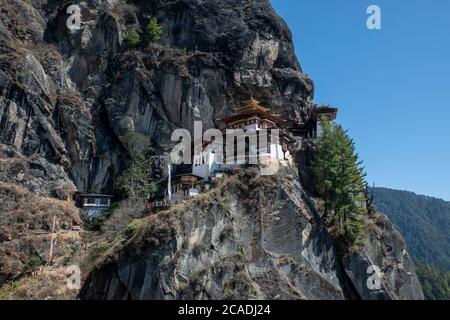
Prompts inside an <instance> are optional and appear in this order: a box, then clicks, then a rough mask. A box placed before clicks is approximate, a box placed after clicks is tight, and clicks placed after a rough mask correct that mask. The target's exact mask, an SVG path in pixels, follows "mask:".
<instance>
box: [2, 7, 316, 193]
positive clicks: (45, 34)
mask: <svg viewBox="0 0 450 320" xmlns="http://www.w3.org/2000/svg"><path fill="white" fill-rule="evenodd" d="M80 6H81V19H82V27H81V29H80V30H78V31H75V32H71V31H69V29H68V28H67V27H66V21H67V20H68V18H69V14H67V13H66V11H67V7H68V4H66V5H63V4H61V2H59V1H50V0H49V1H31V0H20V1H16V0H5V1H4V5H2V10H1V12H0V21H2V23H1V24H0V43H1V49H0V50H1V52H0V65H1V71H0V105H1V109H0V121H1V122H0V123H1V124H2V125H1V130H0V142H1V143H4V144H8V145H14V146H15V147H16V148H17V150H18V151H19V152H20V153H21V154H23V155H24V156H26V157H40V158H43V159H44V160H43V161H44V162H48V163H49V164H53V165H55V167H54V168H50V167H49V168H48V169H49V171H52V173H53V170H60V169H62V170H63V171H64V172H65V175H66V177H67V178H70V180H72V181H73V183H74V184H75V186H76V188H77V189H78V190H81V191H92V192H111V191H112V190H113V184H114V177H116V176H117V174H118V173H119V172H120V171H121V170H122V169H123V167H124V165H125V163H126V158H127V154H126V152H125V150H126V148H127V147H129V146H128V145H127V144H128V143H129V141H128V139H126V137H129V134H130V133H133V132H138V133H140V134H145V135H147V136H149V137H150V138H151V139H152V141H153V142H154V143H155V144H159V145H164V144H167V143H169V142H170V135H171V132H172V130H173V129H174V128H177V127H182V128H187V129H191V128H192V126H193V121H194V120H201V121H203V126H204V128H205V129H208V128H210V127H213V126H214V127H215V126H217V125H218V124H217V123H216V119H217V118H219V117H221V116H224V115H225V114H227V113H229V112H231V111H232V110H233V108H235V107H237V106H239V105H240V104H241V101H242V100H245V99H248V97H249V96H251V95H253V96H254V97H255V98H259V99H261V100H262V101H264V102H265V104H266V105H268V106H270V107H272V108H273V111H276V112H281V113H282V114H284V115H286V116H294V115H296V116H302V115H303V116H305V115H306V114H307V110H308V101H309V100H310V99H311V97H312V91H313V84H312V81H311V80H310V79H309V78H308V77H306V76H305V75H304V74H303V73H302V71H301V68H300V66H299V64H298V62H297V60H296V57H295V55H294V51H293V46H292V42H291V34H290V32H289V30H288V28H287V26H286V25H285V24H284V22H283V21H282V20H281V19H280V18H278V16H276V14H275V13H274V12H273V10H272V8H271V7H270V5H269V4H268V2H267V1H263V0H258V1H244V0H233V1H231V0H228V1H219V2H217V1H214V0H207V1H199V0H195V1H191V0H179V1H151V0H149V1H128V4H126V3H125V1H120V0H116V1H114V0H108V1H90V2H89V3H87V2H86V3H84V4H80ZM150 17H157V18H158V20H159V21H160V23H161V25H162V26H163V34H162V38H161V40H160V42H159V44H157V45H148V44H147V43H146V41H145V37H144V30H145V26H146V25H147V23H148V20H149V18H150ZM131 29H135V30H138V33H139V34H140V39H141V41H140V42H139V43H138V44H137V47H136V48H134V49H132V48H130V47H129V46H127V44H126V41H125V40H124V39H125V38H126V37H127V32H128V31H130V30H131ZM58 168H60V169H58ZM11 178H15V177H14V176H12V177H11ZM54 191H55V190H54V186H49V187H48V190H42V192H46V193H48V194H51V193H53V192H54Z"/></svg>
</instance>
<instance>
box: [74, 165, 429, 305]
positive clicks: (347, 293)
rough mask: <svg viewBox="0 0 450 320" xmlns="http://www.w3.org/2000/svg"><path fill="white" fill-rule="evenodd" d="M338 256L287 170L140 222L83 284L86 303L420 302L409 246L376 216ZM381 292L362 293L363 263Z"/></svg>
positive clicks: (242, 176)
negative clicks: (375, 270) (363, 236)
mask: <svg viewBox="0 0 450 320" xmlns="http://www.w3.org/2000/svg"><path fill="white" fill-rule="evenodd" d="M373 221H374V222H373V225H372V226H371V227H370V233H369V234H370V236H369V238H368V240H367V241H366V244H365V246H364V248H363V249H362V250H361V251H357V252H353V253H348V254H347V255H345V256H343V255H342V254H339V253H338V250H337V246H336V243H335V240H333V238H332V237H331V236H330V234H329V232H328V231H327V230H326V228H325V227H324V226H323V224H322V222H321V218H320V216H319V214H318V212H317V211H316V206H315V204H314V202H312V201H311V200H310V199H309V197H308V196H307V195H306V193H305V192H304V190H303V189H302V187H301V184H300V183H299V180H298V178H297V177H296V173H295V171H294V170H293V169H289V168H285V169H283V170H282V171H280V172H279V173H278V174H277V175H276V176H271V177H267V176H259V175H258V171H257V170H254V169H247V170H239V171H238V172H236V173H234V174H232V175H230V176H228V177H227V178H226V179H225V180H224V181H223V182H221V185H219V186H218V187H217V188H216V189H214V190H213V191H211V192H209V193H207V194H204V195H202V196H201V197H200V198H198V199H194V200H192V201H190V202H188V203H185V204H183V205H179V206H177V207H174V208H172V209H171V210H169V211H166V212H161V213H159V214H155V215H151V216H150V217H149V218H146V219H145V221H144V223H143V225H142V226H141V228H140V229H139V230H138V231H137V232H136V234H135V235H134V237H132V238H131V239H130V240H128V241H126V242H125V243H124V244H123V245H122V246H121V247H120V248H118V249H116V250H115V251H114V252H113V253H112V254H110V255H109V256H108V257H107V258H106V259H105V261H104V262H103V263H101V264H100V265H99V266H98V267H97V268H96V269H95V270H94V271H93V272H91V274H90V276H89V278H88V279H87V281H86V283H85V286H84V288H83V290H82V291H81V294H80V297H81V298H82V299H346V298H347V299H358V298H361V299H422V298H423V297H422V291H421V287H420V284H419V282H418V280H417V277H416V275H415V272H414V267H413V264H412V262H411V260H410V258H409V256H408V254H407V253H406V250H405V243H404V242H403V240H402V239H401V238H400V237H399V234H398V233H397V232H396V231H394V230H393V229H392V225H391V224H390V223H389V222H388V221H387V219H386V218H384V217H382V216H378V215H377V217H376V218H375V217H374V219H373ZM373 265H375V266H379V267H380V269H381V270H380V285H379V287H376V288H374V287H371V286H368V285H367V283H368V279H369V276H370V274H367V268H368V267H369V266H373Z"/></svg>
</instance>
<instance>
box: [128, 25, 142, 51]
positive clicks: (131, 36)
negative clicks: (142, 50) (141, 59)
mask: <svg viewBox="0 0 450 320" xmlns="http://www.w3.org/2000/svg"><path fill="white" fill-rule="evenodd" d="M126 42H127V45H128V46H129V47H130V48H135V47H136V46H137V44H138V42H139V35H138V33H137V31H136V29H135V28H131V29H129V30H128V36H127V38H126Z"/></svg>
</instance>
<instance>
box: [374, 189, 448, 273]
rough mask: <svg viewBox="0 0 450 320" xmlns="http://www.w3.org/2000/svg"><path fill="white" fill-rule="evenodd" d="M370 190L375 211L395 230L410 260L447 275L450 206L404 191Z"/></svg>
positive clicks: (440, 201) (443, 202)
mask: <svg viewBox="0 0 450 320" xmlns="http://www.w3.org/2000/svg"><path fill="white" fill-rule="evenodd" d="M373 190H374V193H375V206H376V208H377V209H378V210H380V211H381V212H384V213H385V214H386V215H387V216H388V217H389V218H390V219H391V221H392V222H393V223H394V224H395V225H396V226H397V229H398V230H399V231H400V233H401V234H402V235H403V237H404V238H405V240H406V243H407V245H408V248H409V253H410V254H411V256H412V257H413V259H414V260H416V261H417V262H420V263H422V264H426V265H430V266H434V267H436V268H438V269H440V270H442V271H450V232H449V230H450V202H446V201H444V200H441V199H436V198H431V197H427V196H421V195H417V194H415V193H412V192H407V191H398V190H392V189H387V188H374V189H373Z"/></svg>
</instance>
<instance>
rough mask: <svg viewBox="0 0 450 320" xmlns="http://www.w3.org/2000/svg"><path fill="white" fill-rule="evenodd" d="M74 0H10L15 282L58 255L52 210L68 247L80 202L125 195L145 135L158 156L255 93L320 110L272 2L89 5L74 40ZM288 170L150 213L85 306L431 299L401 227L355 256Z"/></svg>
mask: <svg viewBox="0 0 450 320" xmlns="http://www.w3.org/2000/svg"><path fill="white" fill-rule="evenodd" d="M68 5H69V3H64V4H62V3H61V1H55V0H40V1H34V0H2V7H1V8H0V187H1V188H3V189H1V188H0V196H2V197H3V198H4V201H5V202H2V203H1V204H0V205H1V208H0V209H2V211H1V212H0V227H1V228H0V255H1V258H2V259H1V260H0V261H2V264H1V265H0V285H1V283H2V282H3V281H5V280H11V279H16V278H17V277H18V276H20V273H21V272H22V271H23V270H25V269H26V266H27V265H28V264H29V262H30V260H31V259H32V258H33V257H35V256H36V255H37V256H38V257H39V259H40V260H43V259H44V258H43V257H45V255H46V252H47V251H46V250H47V249H46V248H48V244H49V243H48V242H49V237H48V231H49V223H50V221H51V218H52V216H53V215H55V216H57V217H58V221H59V223H60V224H58V229H59V230H61V232H63V233H64V234H66V236H67V239H66V238H64V239H65V240H64V243H63V244H62V250H61V252H62V251H67V250H66V249H70V246H71V245H72V244H73V243H74V241H75V242H76V241H79V239H78V238H77V236H73V235H72V234H71V233H70V229H71V226H72V225H74V224H79V223H80V217H79V213H78V210H77V209H76V208H74V207H73V205H72V203H71V202H70V201H67V200H68V199H69V200H70V196H71V195H72V194H73V192H74V191H76V190H78V191H85V192H101V193H112V192H114V190H115V182H116V179H117V177H118V176H119V175H120V173H121V172H122V171H123V169H124V168H125V167H126V166H127V163H128V161H129V159H130V157H131V155H130V154H129V150H132V149H133V147H134V146H133V143H134V139H130V137H133V136H139V137H145V138H148V139H149V140H151V142H152V145H153V147H154V148H153V150H154V153H155V154H156V155H159V154H161V153H163V152H164V151H165V150H167V149H166V147H170V144H171V141H170V135H171V132H172V131H173V129H175V128H180V127H182V128H186V129H188V130H192V127H193V122H194V121H195V120H201V121H202V122H203V128H204V129H208V128H211V127H220V125H221V124H220V123H218V122H217V119H218V118H221V117H223V116H225V115H228V114H229V113H230V112H232V111H233V109H234V108H235V107H237V106H239V105H240V104H241V101H243V100H247V99H248V98H249V97H250V96H253V97H255V98H257V99H258V100H260V101H262V102H263V104H264V105H266V106H267V107H270V108H271V109H272V110H273V111H274V112H276V113H279V114H281V115H282V116H283V117H284V118H285V119H289V118H293V117H296V118H297V117H300V118H303V119H304V120H307V118H308V116H309V112H310V108H311V101H312V98H313V91H314V87H313V82H312V80H311V79H309V78H308V77H307V76H306V75H305V74H304V73H303V71H302V69H301V67H300V65H299V63H298V61H297V59H296V57H295V54H294V49H293V44H292V39H291V34H290V31H289V29H288V27H287V26H286V24H285V23H284V22H283V21H282V19H280V18H279V17H278V16H277V15H276V13H275V12H274V11H273V9H272V8H271V6H270V4H269V2H268V1H266V0H222V1H216V0H145V1H141V0H133V1H122V0H93V1H86V2H81V3H80V8H81V19H82V24H81V29H79V30H75V31H71V30H69V29H68V28H67V26H66V22H67V20H68V18H69V14H68V13H67V7H68ZM152 17H156V18H157V19H158V21H159V23H160V24H161V26H162V28H163V29H162V30H163V32H162V35H161V39H160V41H159V42H158V43H148V41H147V40H146V39H145V27H146V26H147V24H148V22H149V20H150V19H151V18H152ZM131 30H136V32H137V34H138V35H139V41H138V42H137V43H136V45H133V46H131V45H130V44H129V43H128V42H127V41H126V39H127V37H128V35H129V34H130V31H131ZM300 158H301V157H300ZM301 159H302V158H301ZM303 160H304V161H306V160H305V159H303ZM300 162H301V161H300ZM286 170H288V169H286ZM284 173H285V174H284V175H282V174H280V175H278V176H277V177H276V178H275V179H273V180H272V179H269V178H267V177H266V178H264V177H258V176H257V175H255V174H254V173H250V174H248V173H246V171H243V173H241V174H244V175H246V176H245V177H243V179H244V180H241V178H242V177H240V178H239V179H235V178H233V176H231V177H229V179H231V180H230V181H228V182H227V183H224V184H223V185H222V186H220V187H219V188H218V189H217V190H215V191H213V192H211V193H209V194H207V195H202V196H201V197H199V198H197V199H196V200H194V201H191V202H189V203H187V204H184V205H182V206H179V207H174V208H173V209H172V210H171V211H169V212H162V213H159V214H156V215H152V216H151V217H148V218H147V219H146V220H145V225H144V226H143V227H142V228H141V229H139V231H138V233H136V234H135V235H134V236H133V237H132V238H131V239H128V241H125V244H123V246H122V248H121V249H117V250H116V249H115V250H113V251H114V252H113V254H112V255H110V256H109V260H107V261H105V263H104V264H101V265H98V266H97V268H96V269H95V270H94V271H93V272H92V273H89V278H88V281H87V282H86V285H85V286H84V289H83V291H82V292H81V294H80V297H82V298H104V299H113V298H114V299H127V298H131V299H140V298H146V299H176V298H196V299H199V298H205V299H206V298H261V299H346V298H373V297H377V298H392V299H403V298H420V292H421V291H420V287H419V286H418V284H417V279H416V277H415V274H414V270H413V268H412V266H411V262H410V260H409V257H408V255H407V254H406V253H404V244H403V243H402V241H401V239H400V238H398V237H397V234H396V233H395V231H394V230H393V229H392V227H391V226H390V223H389V222H387V221H386V222H383V219H381V218H380V220H379V221H378V222H377V223H376V225H377V226H378V227H377V228H379V229H381V230H382V231H381V234H382V235H381V236H380V235H378V234H377V233H373V234H372V236H371V237H370V239H369V242H368V243H367V244H366V247H365V248H364V250H363V251H361V252H355V253H353V254H351V255H345V256H344V255H342V254H341V253H340V251H339V250H337V248H338V246H337V244H336V241H335V239H333V237H332V236H331V235H330V234H329V233H328V231H327V230H326V228H325V227H324V226H323V224H322V222H321V219H320V216H319V214H318V213H317V212H316V209H315V205H314V202H313V201H312V200H310V199H309V197H308V196H307V194H306V192H305V191H304V190H303V188H302V186H301V184H300V182H299V180H298V178H297V177H296V173H294V172H293V171H292V168H291V169H289V170H288V171H286V172H284ZM300 174H301V176H302V181H306V180H307V177H308V173H305V172H303V171H302V168H300ZM233 179H234V180H233ZM242 181H245V183H242ZM247 182H248V183H247ZM2 190H5V192H4V195H3V193H2V192H3V191H2ZM3 198H2V199H3ZM55 198H57V199H58V200H56V199H55ZM17 199H19V200H20V199H21V201H22V202H21V203H20V205H19V206H14V205H13V203H14V201H17ZM24 199H25V200H26V199H28V200H29V201H30V202H28V204H27V201H25V200H24ZM35 204H37V206H35ZM27 206H28V207H27ZM18 209H20V210H19V212H18V211H17V210H18ZM15 214H17V217H18V219H20V221H21V222H20V225H19V226H15V224H14V223H15V222H16V220H15V218H14V217H15ZM129 216H130V217H135V215H134V214H130V215H129ZM18 230H20V232H19V231H18ZM374 230H378V229H376V228H375V229H374ZM32 231H33V232H34V231H36V234H34V233H33V232H32ZM21 232H22V233H23V234H22V233H21ZM119 238H120V236H119ZM69 251H70V250H69ZM100 251H101V250H100ZM370 263H378V264H379V266H380V268H382V272H383V277H384V278H383V281H382V288H381V289H380V290H381V291H380V292H379V293H378V295H376V296H374V295H373V292H368V291H367V290H366V288H365V287H364V281H366V280H365V274H364V272H365V270H364V269H365V268H366V265H368V264H370ZM17 270H19V271H17Z"/></svg>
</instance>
